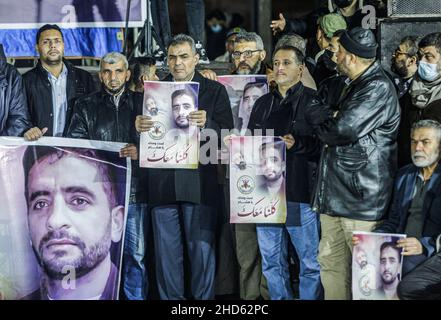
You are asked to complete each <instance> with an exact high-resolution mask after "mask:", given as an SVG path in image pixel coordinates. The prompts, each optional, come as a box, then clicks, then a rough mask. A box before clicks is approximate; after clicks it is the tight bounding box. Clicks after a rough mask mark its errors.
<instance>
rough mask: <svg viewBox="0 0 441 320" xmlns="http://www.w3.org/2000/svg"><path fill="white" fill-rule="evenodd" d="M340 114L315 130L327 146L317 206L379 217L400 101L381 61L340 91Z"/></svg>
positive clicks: (391, 169) (391, 170)
mask: <svg viewBox="0 0 441 320" xmlns="http://www.w3.org/2000/svg"><path fill="white" fill-rule="evenodd" d="M338 110H339V111H338V114H337V115H336V116H335V117H333V118H330V119H329V120H327V121H326V122H325V123H324V124H322V125H321V126H320V127H319V129H318V130H317V134H318V137H319V138H320V140H321V141H322V142H323V144H324V145H325V146H324V148H323V152H322V156H321V160H320V171H319V175H318V179H317V181H318V182H317V186H316V192H315V195H314V202H313V206H314V210H316V211H318V212H319V213H323V214H329V215H331V216H341V217H346V218H350V219H357V220H366V221H375V220H379V219H381V218H382V217H383V216H384V215H385V214H386V211H387V209H388V207H389V202H390V199H391V196H392V189H393V180H394V175H395V171H396V149H397V145H396V138H397V133H398V126H399V122H400V107H399V104H398V97H397V94H396V92H395V88H394V86H393V84H392V82H391V81H390V80H389V78H388V77H387V76H386V75H385V74H384V72H383V70H382V69H381V66H380V65H379V63H378V62H376V63H374V64H373V65H371V66H370V67H369V68H368V69H367V70H366V71H365V72H364V73H363V74H362V75H361V76H359V77H358V78H357V79H355V80H354V81H352V82H351V83H350V84H349V85H348V86H347V87H346V88H345V89H344V90H343V93H342V97H341V98H340V102H339V103H338Z"/></svg>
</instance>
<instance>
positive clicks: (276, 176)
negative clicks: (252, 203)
mask: <svg viewBox="0 0 441 320" xmlns="http://www.w3.org/2000/svg"><path fill="white" fill-rule="evenodd" d="M259 160H260V169H261V174H262V176H263V180H264V182H263V183H262V184H261V185H260V188H261V189H264V190H266V191H267V192H268V193H269V194H270V195H271V197H275V196H277V195H278V194H280V191H284V190H285V178H284V176H283V172H284V171H285V170H284V164H283V157H282V150H281V149H280V148H277V147H276V146H275V145H274V144H269V143H264V144H262V145H261V146H260V148H259Z"/></svg>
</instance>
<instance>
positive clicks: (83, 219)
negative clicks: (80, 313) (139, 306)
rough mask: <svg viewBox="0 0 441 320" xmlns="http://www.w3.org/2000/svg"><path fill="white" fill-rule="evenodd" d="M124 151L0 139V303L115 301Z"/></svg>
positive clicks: (126, 171) (124, 199)
mask: <svg viewBox="0 0 441 320" xmlns="http://www.w3.org/2000/svg"><path fill="white" fill-rule="evenodd" d="M122 146H123V144H120V143H109V142H98V141H86V140H78V139H61V138H42V139H39V140H38V141H37V142H34V143H31V142H24V140H23V139H22V138H9V137H8V138H6V137H1V138H0V177H1V178H0V201H1V203H2V210H0V299H25V300H48V299H54V300H58V299H69V300H81V299H88V300H113V299H117V297H118V291H119V282H120V270H121V260H122V259H121V258H122V250H123V235H124V230H125V221H126V216H127V205H128V198H129V192H130V173H131V168H130V161H128V160H127V159H126V158H120V157H119V150H120V149H121V147H122Z"/></svg>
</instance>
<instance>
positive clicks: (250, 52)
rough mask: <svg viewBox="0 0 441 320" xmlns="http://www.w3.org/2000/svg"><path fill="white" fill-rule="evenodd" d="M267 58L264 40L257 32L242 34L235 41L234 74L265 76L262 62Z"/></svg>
mask: <svg viewBox="0 0 441 320" xmlns="http://www.w3.org/2000/svg"><path fill="white" fill-rule="evenodd" d="M265 57H266V51H265V49H264V48H263V41H262V38H261V37H260V36H259V35H258V34H256V33H255V32H241V33H239V34H237V36H236V39H235V40H234V49H233V53H232V54H231V58H232V60H233V63H234V70H233V74H238V75H251V74H265V70H264V68H263V67H262V61H263V60H264V59H265Z"/></svg>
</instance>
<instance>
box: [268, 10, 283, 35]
mask: <svg viewBox="0 0 441 320" xmlns="http://www.w3.org/2000/svg"><path fill="white" fill-rule="evenodd" d="M270 27H271V29H272V30H273V35H275V34H276V33H277V32H281V31H283V30H285V27H286V20H285V17H284V16H283V14H281V13H279V20H273V21H271V24H270Z"/></svg>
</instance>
